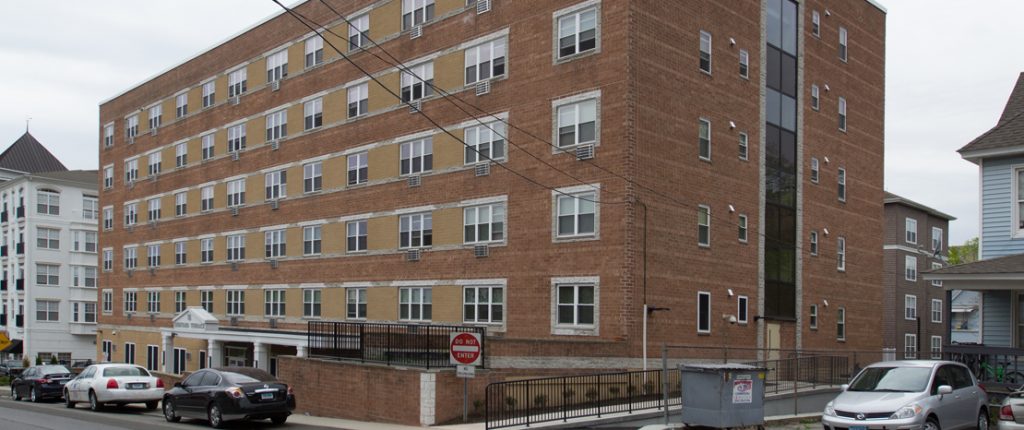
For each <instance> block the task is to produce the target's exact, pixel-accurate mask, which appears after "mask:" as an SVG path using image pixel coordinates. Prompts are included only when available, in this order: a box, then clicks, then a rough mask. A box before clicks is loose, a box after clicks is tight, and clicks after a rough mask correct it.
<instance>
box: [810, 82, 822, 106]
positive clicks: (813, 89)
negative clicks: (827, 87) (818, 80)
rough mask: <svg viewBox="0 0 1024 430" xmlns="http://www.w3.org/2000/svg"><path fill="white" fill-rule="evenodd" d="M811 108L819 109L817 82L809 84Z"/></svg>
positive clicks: (819, 100)
mask: <svg viewBox="0 0 1024 430" xmlns="http://www.w3.org/2000/svg"><path fill="white" fill-rule="evenodd" d="M811 109H813V110H815V111H817V110H820V109H821V90H820V89H819V88H818V84H812V85H811Z"/></svg>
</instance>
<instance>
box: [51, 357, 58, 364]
mask: <svg viewBox="0 0 1024 430" xmlns="http://www.w3.org/2000/svg"><path fill="white" fill-rule="evenodd" d="M50 364H58V363H57V356H56V355H51V356H50Z"/></svg>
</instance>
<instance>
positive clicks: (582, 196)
mask: <svg viewBox="0 0 1024 430" xmlns="http://www.w3.org/2000/svg"><path fill="white" fill-rule="evenodd" d="M557 206H558V207H557V208H556V210H557V212H556V214H557V217H558V218H557V228H558V230H557V237H559V238H572V237H580V236H595V235H596V234H597V193H593V192H584V193H578V194H568V195H566V194H559V195H558V196H557Z"/></svg>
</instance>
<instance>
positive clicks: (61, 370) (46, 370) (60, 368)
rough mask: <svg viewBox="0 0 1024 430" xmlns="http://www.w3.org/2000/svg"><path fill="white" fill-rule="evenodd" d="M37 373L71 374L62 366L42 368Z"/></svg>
mask: <svg viewBox="0 0 1024 430" xmlns="http://www.w3.org/2000/svg"><path fill="white" fill-rule="evenodd" d="M39 371H40V372H42V374H43V375H49V374H53V373H71V371H70V370H68V368H67V367H64V366H43V367H40V368H39Z"/></svg>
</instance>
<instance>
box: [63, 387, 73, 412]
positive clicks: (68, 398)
mask: <svg viewBox="0 0 1024 430" xmlns="http://www.w3.org/2000/svg"><path fill="white" fill-rule="evenodd" d="M64 407H65V408H68V409H74V408H75V402H72V401H71V393H69V392H68V390H64Z"/></svg>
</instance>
